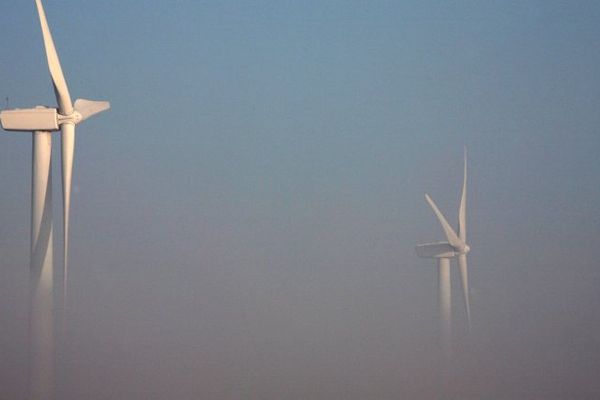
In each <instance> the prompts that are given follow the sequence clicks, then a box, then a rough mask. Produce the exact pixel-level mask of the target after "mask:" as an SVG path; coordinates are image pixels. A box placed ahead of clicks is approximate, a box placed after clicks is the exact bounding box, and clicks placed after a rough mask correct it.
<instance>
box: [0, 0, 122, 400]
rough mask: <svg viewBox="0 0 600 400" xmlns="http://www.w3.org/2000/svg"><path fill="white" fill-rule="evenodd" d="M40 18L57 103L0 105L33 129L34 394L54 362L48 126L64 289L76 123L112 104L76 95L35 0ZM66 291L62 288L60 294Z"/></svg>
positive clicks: (12, 123) (8, 124)
mask: <svg viewBox="0 0 600 400" xmlns="http://www.w3.org/2000/svg"><path fill="white" fill-rule="evenodd" d="M35 3H36V6H37V11H38V14H39V18H40V24H41V28H42V34H43V38H44V47H45V49H46V58H47V61H48V68H49V70H50V75H51V77H52V84H53V86H54V93H55V95H56V101H57V103H58V107H57V108H48V107H43V106H38V107H35V108H28V109H14V110H3V111H1V112H0V124H1V125H2V128H3V129H4V130H7V131H32V132H33V147H32V152H33V156H32V190H31V277H32V282H31V287H32V304H31V312H30V318H31V335H32V362H33V364H35V365H33V366H32V395H31V396H32V398H34V399H35V398H47V394H48V393H49V392H50V391H51V385H52V382H51V379H52V378H51V371H52V368H51V364H52V341H53V340H52V268H53V267H52V184H51V183H52V177H51V152H52V137H51V134H50V132H53V131H58V130H60V131H61V133H62V134H61V142H62V184H63V222H64V247H63V250H64V271H63V279H64V282H63V284H64V289H65V290H66V287H67V286H66V284H67V266H68V248H69V208H70V200H71V177H72V172H73V154H74V149H75V125H77V124H79V123H80V122H82V121H84V120H86V119H87V118H89V117H91V116H92V115H94V114H97V113H99V112H102V111H104V110H107V109H108V108H110V104H109V103H108V102H106V101H90V100H83V99H78V100H76V101H75V103H74V104H72V103H71V96H70V94H69V89H68V87H67V83H66V81H65V77H64V75H63V72H62V68H61V66H60V61H59V59H58V54H57V52H56V48H55V46H54V41H53V40H52V35H51V33H50V28H49V27H48V22H47V20H46V14H45V12H44V8H43V6H42V2H41V0H35ZM64 296H66V292H65V294H64Z"/></svg>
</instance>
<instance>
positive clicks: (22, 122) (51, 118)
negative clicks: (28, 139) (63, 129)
mask: <svg viewBox="0 0 600 400" xmlns="http://www.w3.org/2000/svg"><path fill="white" fill-rule="evenodd" d="M0 123H1V124H2V129H4V130H6V131H57V130H58V129H59V127H58V113H57V111H56V109H55V108H45V107H37V108H21V109H19V108H17V109H15V110H3V111H0Z"/></svg>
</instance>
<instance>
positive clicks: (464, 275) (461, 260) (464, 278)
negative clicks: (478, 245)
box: [458, 254, 471, 331]
mask: <svg viewBox="0 0 600 400" xmlns="http://www.w3.org/2000/svg"><path fill="white" fill-rule="evenodd" d="M458 266H459V268H460V280H461V282H462V288H463V297H464V300H465V310H466V312H467V324H468V327H469V331H470V330H471V304H470V301H469V270H468V269H467V255H466V254H461V255H459V256H458Z"/></svg>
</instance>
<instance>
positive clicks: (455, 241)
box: [425, 194, 464, 248]
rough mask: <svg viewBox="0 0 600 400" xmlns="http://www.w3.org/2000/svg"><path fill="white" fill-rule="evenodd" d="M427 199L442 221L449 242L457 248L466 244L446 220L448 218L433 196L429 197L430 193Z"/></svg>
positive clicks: (426, 196)
mask: <svg viewBox="0 0 600 400" xmlns="http://www.w3.org/2000/svg"><path fill="white" fill-rule="evenodd" d="M425 199H427V202H428V203H429V205H430V206H431V208H432V209H433V212H434V213H435V215H436V216H437V218H438V220H439V221H440V224H441V225H442V228H443V229H444V233H445V234H446V238H447V239H448V242H450V244H451V245H452V246H453V247H455V248H459V247H462V246H464V242H463V241H462V240H460V238H459V237H458V236H456V232H454V229H452V227H451V226H450V224H449V223H448V221H446V218H445V217H444V215H443V214H442V213H441V211H440V210H439V209H438V208H437V206H436V205H435V203H434V202H433V200H431V197H429V195H428V194H426V195H425Z"/></svg>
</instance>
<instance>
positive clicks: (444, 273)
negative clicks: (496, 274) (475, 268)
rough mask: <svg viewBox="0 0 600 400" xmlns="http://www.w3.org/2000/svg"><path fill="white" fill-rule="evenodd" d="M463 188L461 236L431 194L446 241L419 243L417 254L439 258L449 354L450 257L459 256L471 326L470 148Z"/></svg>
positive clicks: (441, 304)
mask: <svg viewBox="0 0 600 400" xmlns="http://www.w3.org/2000/svg"><path fill="white" fill-rule="evenodd" d="M464 162H465V163H464V175H463V187H462V194H461V198H460V207H459V209H458V235H457V234H456V232H455V231H454V229H452V227H451V226H450V224H449V223H448V221H447V220H446V218H445V217H444V215H443V214H442V213H441V211H440V210H439V208H438V207H437V206H436V204H435V203H434V202H433V200H432V199H431V197H429V195H427V194H426V195H425V199H426V200H427V202H428V203H429V205H430V206H431V208H432V209H433V212H434V213H435V215H436V216H437V218H438V220H439V221H440V224H441V225H442V229H443V230H444V233H445V234H446V239H447V240H448V241H447V242H435V243H426V244H420V245H418V246H417V247H416V251H417V255H418V256H419V257H424V258H436V259H437V260H438V269H439V280H438V285H439V287H438V290H439V307H440V318H441V328H442V338H443V339H442V341H443V347H444V348H445V351H446V352H447V353H449V351H450V345H449V343H450V342H449V340H450V339H449V338H450V335H451V332H450V330H451V328H450V327H451V287H450V259H451V258H457V259H458V265H459V269H460V276H461V282H462V287H463V297H464V301H465V309H466V314H467V322H468V326H469V329H470V328H471V306H470V302H469V275H468V269H467V254H468V253H469V251H470V250H471V248H470V247H469V245H468V244H467V221H466V219H467V149H466V148H465V154H464Z"/></svg>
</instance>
